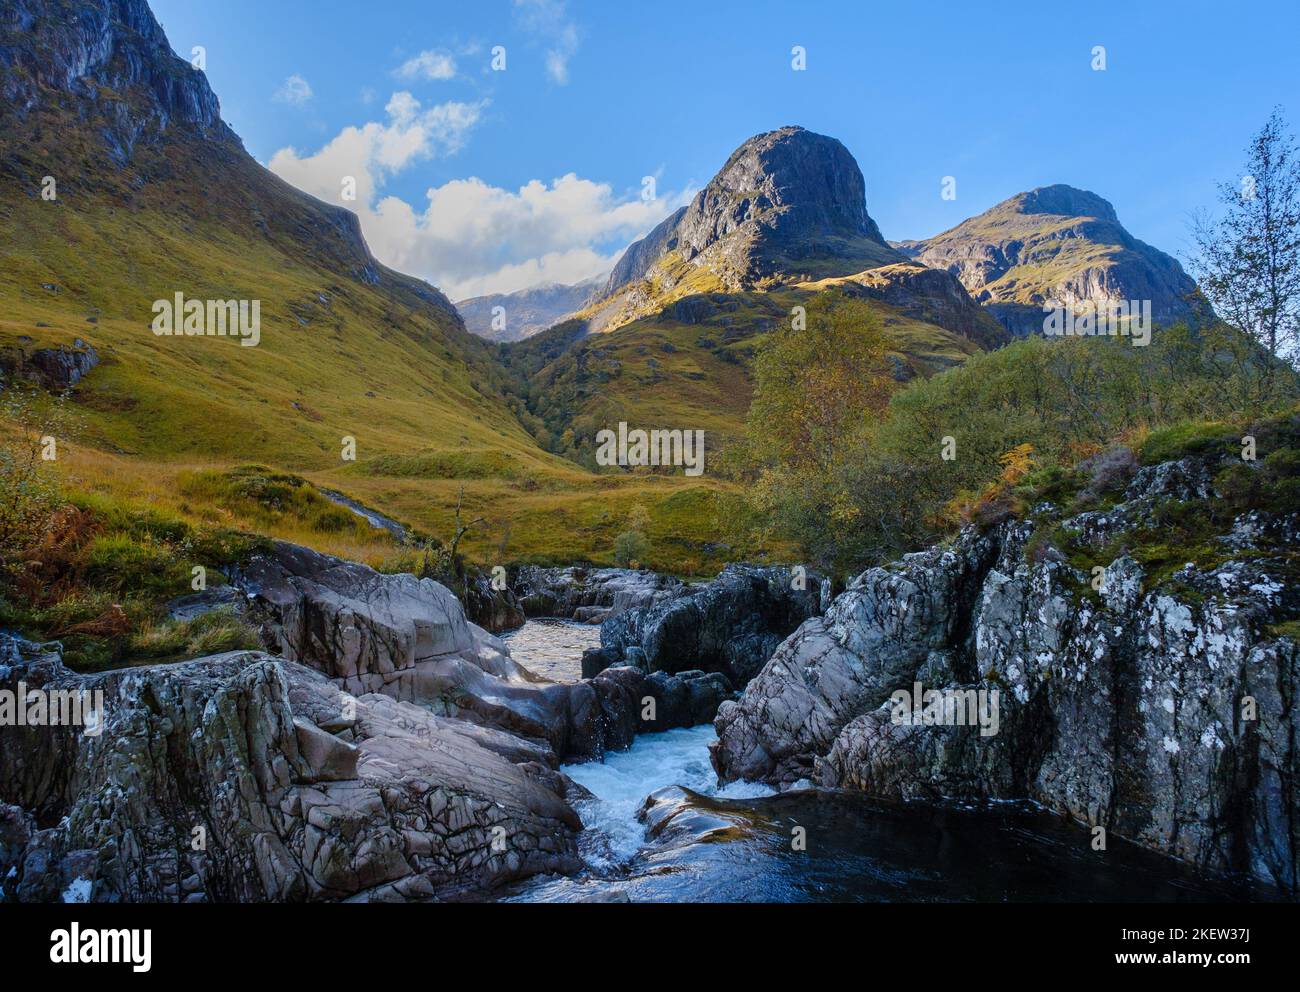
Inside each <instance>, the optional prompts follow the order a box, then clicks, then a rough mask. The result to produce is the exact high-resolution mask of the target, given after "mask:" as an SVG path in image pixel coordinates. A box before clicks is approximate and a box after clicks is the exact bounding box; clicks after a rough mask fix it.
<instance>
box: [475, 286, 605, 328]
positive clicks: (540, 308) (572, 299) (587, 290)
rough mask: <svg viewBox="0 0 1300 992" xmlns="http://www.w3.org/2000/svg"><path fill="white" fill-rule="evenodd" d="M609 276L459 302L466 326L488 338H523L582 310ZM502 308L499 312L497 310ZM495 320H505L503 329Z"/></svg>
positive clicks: (499, 321) (530, 287) (532, 287)
mask: <svg viewBox="0 0 1300 992" xmlns="http://www.w3.org/2000/svg"><path fill="white" fill-rule="evenodd" d="M608 280H609V276H607V275H600V276H593V277H592V278H590V279H584V280H583V281H582V282H579V283H574V284H573V285H564V284H563V283H558V282H548V283H542V284H541V285H538V286H529V287H528V288H527V289H520V290H517V291H515V292H513V293H490V294H488V295H486V296H475V297H472V298H470V299H467V300H460V301H458V302H457V303H456V309H457V310H458V311H459V312H460V316H461V319H462V320H464V321H465V327H466V329H467V330H469V331H470V332H471V333H473V334H477V335H478V336H479V337H481V338H486V339H487V340H488V341H497V342H500V343H503V344H504V343H509V342H512V341H523V340H524V339H525V338H530V337H532V336H533V335H534V334H538V333H540V332H541V331H544V330H546V329H547V328H548V327H553V326H554V325H555V324H558V323H559V322H560V321H561V320H563V319H564V318H565V317H567V316H568V315H569V314H571V313H573V312H574V311H576V310H581V309H582V308H583V307H584V306H585V305H586V304H587V302H588V301H589V300H590V299H591V298H592V297H593V296H594V295H595V294H596V293H598V292H599V291H600V290H601V289H602V288H603V287H604V286H605V284H606V282H608ZM497 307H501V308H502V311H501V312H500V314H499V319H498V314H497V313H495V312H494V311H496V308H497ZM495 323H504V326H503V327H501V328H499V329H498V328H497V327H494V326H493V325H494V324H495Z"/></svg>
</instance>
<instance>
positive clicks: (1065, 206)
mask: <svg viewBox="0 0 1300 992" xmlns="http://www.w3.org/2000/svg"><path fill="white" fill-rule="evenodd" d="M999 207H1005V208H1007V209H1008V210H1011V211H1014V212H1015V213H1018V214H1058V215H1060V216H1062V217H1096V218H1097V219H1098V220H1108V221H1111V222H1113V223H1116V224H1118V223H1119V217H1118V216H1116V214H1115V208H1114V207H1112V206H1111V205H1110V202H1109V201H1107V200H1105V199H1103V198H1102V197H1100V196H1098V195H1097V194H1096V193H1092V192H1090V191H1088V190H1086V189H1078V188H1076V187H1074V186H1066V185H1064V184H1063V183H1057V184H1055V185H1052V186H1039V187H1038V188H1037V189H1031V190H1029V192H1027V193H1018V194H1016V195H1015V196H1013V197H1011V199H1009V200H1005V201H1003V202H1002V203H1000V204H998V206H997V207H994V208H993V209H994V210H997V209H999Z"/></svg>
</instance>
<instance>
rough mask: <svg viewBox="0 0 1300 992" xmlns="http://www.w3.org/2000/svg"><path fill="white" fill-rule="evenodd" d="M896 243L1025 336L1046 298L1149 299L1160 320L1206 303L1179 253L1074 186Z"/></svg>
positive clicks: (1023, 196)
mask: <svg viewBox="0 0 1300 992" xmlns="http://www.w3.org/2000/svg"><path fill="white" fill-rule="evenodd" d="M895 247H896V248H898V250H899V251H901V252H903V253H904V254H905V255H907V257H909V258H911V259H914V260H915V261H917V262H920V263H922V264H924V265H928V266H932V267H933V268H936V269H943V270H944V271H947V272H951V273H952V274H953V275H955V276H956V277H957V278H958V279H960V280H961V283H962V285H963V286H965V287H966V289H968V290H969V291H970V293H971V295H972V296H974V297H975V299H976V300H978V301H979V302H980V303H982V304H984V305H985V306H987V307H988V308H989V311H990V312H991V313H993V314H994V316H996V317H997V318H998V320H1000V321H1001V322H1002V323H1003V325H1004V326H1006V327H1007V328H1008V329H1009V330H1010V331H1012V332H1013V333H1014V334H1017V335H1020V336H1023V335H1025V334H1029V333H1032V332H1034V331H1036V330H1040V329H1041V328H1042V324H1043V312H1042V307H1043V304H1044V303H1046V302H1048V301H1055V302H1056V303H1058V304H1060V305H1064V306H1073V305H1077V304H1078V303H1080V302H1082V301H1090V302H1093V303H1100V302H1103V301H1107V300H1150V301H1151V312H1152V318H1153V320H1154V321H1155V322H1156V323H1157V324H1168V323H1172V322H1175V321H1177V320H1181V319H1195V317H1196V316H1197V314H1198V312H1199V309H1200V306H1201V305H1202V304H1201V303H1200V301H1199V300H1198V298H1197V293H1196V284H1195V283H1194V282H1193V281H1192V279H1191V278H1190V277H1189V276H1188V275H1187V274H1186V273H1185V272H1184V271H1183V269H1182V266H1180V265H1179V264H1178V262H1177V261H1176V260H1175V259H1173V258H1171V257H1170V256H1169V255H1166V254H1165V253H1164V252H1162V251H1159V250H1157V249H1155V248H1152V247H1151V246H1150V245H1148V244H1144V243H1143V242H1141V241H1139V240H1137V238H1134V237H1133V236H1132V235H1131V234H1129V233H1128V231H1126V230H1125V229H1124V227H1123V225H1122V224H1120V222H1119V218H1118V217H1117V216H1116V214H1115V208H1114V207H1112V206H1111V205H1110V204H1109V203H1108V202H1107V201H1106V200H1104V199H1102V198H1101V197H1100V196H1098V195H1097V194H1096V193H1090V192H1088V191H1086V190H1081V189H1075V188H1074V187H1073V186H1063V185H1056V186H1042V187H1039V188H1038V189H1034V190H1030V191H1029V192H1027V193H1018V194H1016V195H1015V196H1013V197H1011V198H1010V199H1008V200H1004V201H1003V202H1001V203H999V204H998V205H997V206H995V207H992V208H990V209H989V210H986V211H985V212H984V213H982V214H979V215H978V216H975V217H971V218H970V219H968V220H965V221H962V223H960V224H958V225H957V226H956V227H954V228H952V229H951V230H948V231H944V232H943V233H942V234H938V235H936V236H935V237H933V238H928V239H924V240H920V241H902V242H898V243H896V244H895Z"/></svg>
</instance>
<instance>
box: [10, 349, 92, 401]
mask: <svg viewBox="0 0 1300 992" xmlns="http://www.w3.org/2000/svg"><path fill="white" fill-rule="evenodd" d="M98 364H99V352H97V351H96V350H95V348H94V346H93V345H91V344H87V343H86V342H85V341H83V340H81V339H80V338H77V339H76V341H74V342H73V343H72V345H71V346H68V345H59V346H58V347H54V348H34V349H32V350H31V351H24V350H22V349H19V348H12V349H9V350H8V351H4V352H0V372H3V373H5V374H6V375H10V376H17V377H20V378H23V379H26V380H27V381H29V382H32V383H34V384H36V385H38V386H40V387H41V388H43V389H46V390H49V391H50V392H52V393H61V392H63V391H64V390H66V389H71V388H72V387H73V386H75V385H76V384H77V383H79V382H80V381H81V380H82V378H83V377H84V376H86V374H87V373H89V372H90V370H91V369H93V368H95V366H97V365H98Z"/></svg>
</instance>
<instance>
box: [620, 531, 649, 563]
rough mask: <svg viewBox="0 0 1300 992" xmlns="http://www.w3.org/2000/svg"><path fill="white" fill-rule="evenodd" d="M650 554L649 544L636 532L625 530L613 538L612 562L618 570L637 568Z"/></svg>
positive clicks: (642, 535)
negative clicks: (616, 565)
mask: <svg viewBox="0 0 1300 992" xmlns="http://www.w3.org/2000/svg"><path fill="white" fill-rule="evenodd" d="M649 554H650V542H649V541H647V540H646V537H645V535H644V534H642V533H641V532H640V531H638V530H625V531H623V533H621V534H619V535H618V537H616V538H614V561H615V562H617V563H618V565H619V567H620V568H638V567H639V566H640V565H641V563H642V562H643V561H645V559H646V556H647V555H649Z"/></svg>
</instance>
